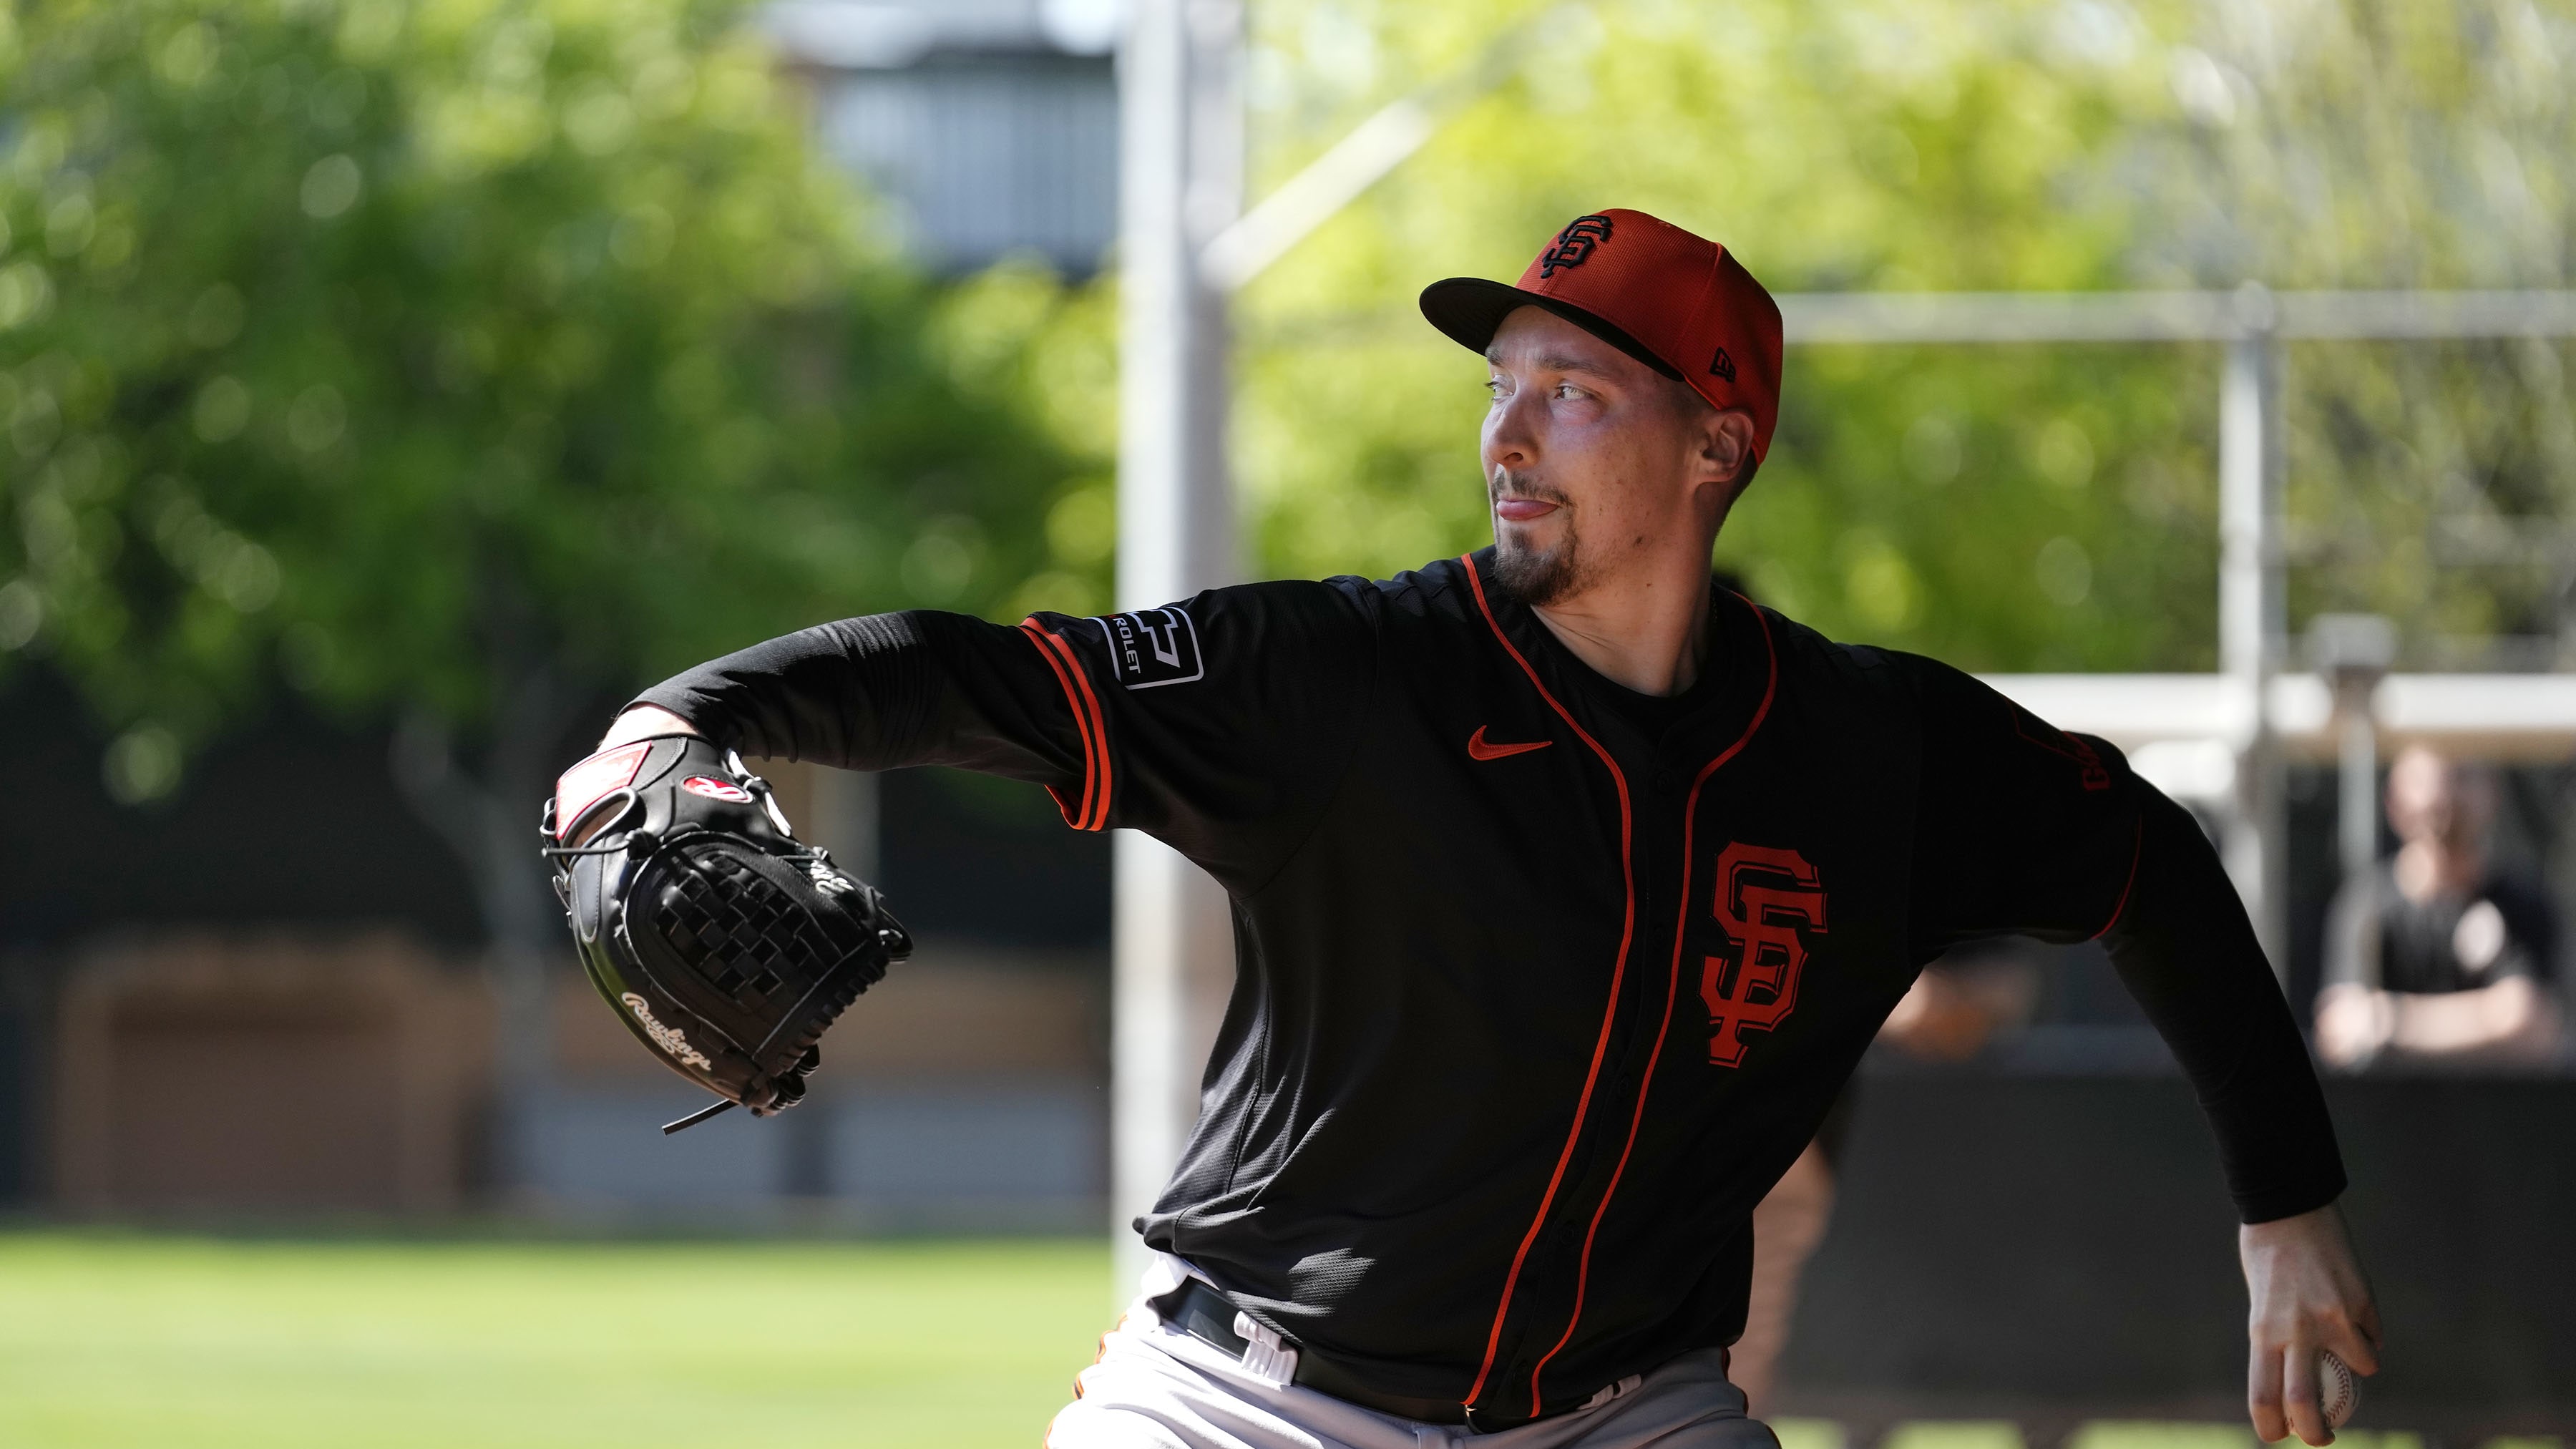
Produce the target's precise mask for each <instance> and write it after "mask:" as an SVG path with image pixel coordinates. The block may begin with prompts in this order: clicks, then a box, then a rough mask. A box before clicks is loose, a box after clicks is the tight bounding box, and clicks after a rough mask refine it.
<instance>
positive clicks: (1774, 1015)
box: [1699, 842, 1825, 1067]
mask: <svg viewBox="0 0 2576 1449" xmlns="http://www.w3.org/2000/svg"><path fill="white" fill-rule="evenodd" d="M1716 886H1717V889H1716V900H1715V901H1714V903H1713V907H1712V908H1713V909H1714V910H1715V912H1716V914H1717V924H1718V925H1719V927H1720V928H1721V929H1723V930H1724V931H1725V932H1726V954H1725V955H1722V956H1711V957H1708V958H1707V959H1706V961H1705V963H1704V964H1703V965H1702V966H1701V968H1700V978H1699V995H1700V1000H1702V1001H1704V1002H1706V1003H1707V1004H1708V1026H1709V1032H1708V1059H1709V1061H1711V1062H1712V1063H1714V1064H1716V1065H1718V1066H1721V1067H1733V1066H1741V1065H1743V1063H1744V1034H1745V1033H1746V1032H1748V1031H1771V1030H1773V1029H1775V1028H1777V1027H1778V1026H1779V1025H1780V1023H1781V1022H1783V1021H1785V1020H1787V1019H1788V1016H1789V1013H1790V1012H1791V1011H1792V1010H1795V1009H1796V1007H1797V1005H1798V975H1799V973H1800V972H1801V971H1803V970H1805V969H1806V965H1807V942H1806V937H1805V935H1804V934H1803V933H1804V932H1807V931H1813V932H1815V933H1816V934H1818V935H1823V934H1824V930H1825V889H1824V886H1823V884H1822V883H1821V882H1820V881H1818V879H1817V878H1816V868H1815V867H1814V866H1812V865H1809V864H1808V863H1807V859H1806V857H1805V856H1802V855H1800V854H1798V852H1796V851H1794V850H1783V849H1780V848H1778V847H1775V846H1768V845H1745V844H1742V843H1740V842H1739V843H1736V844H1731V845H1729V846H1727V847H1726V849H1725V850H1724V851H1723V852H1721V853H1720V854H1719V855H1718V857H1717V880H1716Z"/></svg>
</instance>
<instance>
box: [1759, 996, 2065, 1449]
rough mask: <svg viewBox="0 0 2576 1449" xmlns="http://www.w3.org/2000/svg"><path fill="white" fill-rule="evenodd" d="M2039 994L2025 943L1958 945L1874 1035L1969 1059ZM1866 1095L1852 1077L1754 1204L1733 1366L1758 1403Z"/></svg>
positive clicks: (1921, 1056)
mask: <svg viewBox="0 0 2576 1449" xmlns="http://www.w3.org/2000/svg"><path fill="white" fill-rule="evenodd" d="M2038 996H2039V972H2038V969H2037V968H2036V967H2035V966H2034V965H2033V964H2032V962H2031V961H2030V960H2029V959H2028V957H2027V955H2026V954H2025V953H2024V952H2022V951H2020V950H2018V949H2014V948H2011V947H2004V948H2002V949H1993V948H1984V949H1978V950H1973V951H1954V952H1952V953H1950V954H1949V955H1947V956H1944V957H1942V958H1941V959H1940V960H1938V961H1935V962H1933V963H1932V964H1931V965H1929V966H1926V967H1924V968H1923V974H1922V975H1921V976H1919V977H1916V978H1915V981H1914V985H1913V987H1912V988H1911V989H1909V990H1908V991H1907V992H1906V993H1905V995H1904V997H1903V999H1901V1000H1899V1001H1898V1002H1897V1003H1896V1009H1895V1010H1894V1011H1892V1012H1889V1013H1888V1016H1887V1022H1886V1024H1885V1025H1883V1026H1881V1027H1880V1028H1879V1029H1878V1043H1877V1044H1878V1045H1879V1046H1882V1047H1886V1048H1890V1049H1893V1050H1894V1051H1896V1052H1897V1053H1899V1054H1901V1055H1903V1056H1906V1057H1910V1058H1912V1059H1914V1060H1916V1061H1922V1062H1936V1063H1956V1062H1964V1061H1967V1060H1968V1059H1970V1058H1972V1057H1974V1056H1975V1055H1976V1054H1977V1053H1979V1052H1981V1051H1983V1050H1985V1047H1986V1043H1987V1042H1989V1041H1991V1040H1993V1039H1994V1035H1995V1033H1996V1032H1998V1031H2002V1030H2005V1029H2007V1028H2010V1027H2015V1026H2019V1025H2021V1024H2023V1023H2024V1022H2027V1021H2028V1020H2029V1019H2030V1013H2031V1007H2032V1005H2033V1004H2034V1003H2035V1002H2036V1001H2037V999H2038ZM1859 1095H1860V1079H1859V1078H1857V1077H1855V1078H1853V1079H1852V1081H1851V1082H1850V1084H1848V1085H1846V1086H1845V1087H1844V1088H1843V1094H1842V1096H1841V1097H1839V1098H1837V1099H1836V1100H1835V1102H1834V1106H1833V1110H1832V1111H1831V1112H1829V1113H1827V1114H1826V1116H1825V1122H1824V1125H1823V1126H1822V1127H1820V1128H1818V1129H1817V1130H1816V1140H1815V1141H1813V1142H1810V1143H1808V1144H1807V1150H1806V1151H1805V1152H1803V1153H1800V1154H1799V1155H1798V1160H1797V1161H1796V1162H1794V1163H1791V1164H1790V1166H1789V1170H1788V1172H1787V1173H1786V1174H1784V1175H1783V1176H1782V1177H1781V1179H1780V1181H1779V1182H1778V1183H1777V1184H1775V1185H1774V1186H1773V1187H1772V1189H1771V1191H1770V1193H1769V1194H1768V1195H1766V1196H1765V1197H1764V1198H1763V1199H1762V1201H1761V1203H1760V1204H1759V1205H1758V1206H1756V1207H1755V1208H1754V1209H1753V1288H1752V1293H1751V1295H1750V1297H1749V1298H1748V1300H1747V1302H1746V1305H1745V1310H1744V1336H1743V1337H1742V1338H1739V1339H1737V1340H1736V1341H1735V1357H1734V1358H1733V1359H1732V1360H1731V1361H1730V1362H1729V1365H1728V1368H1727V1374H1728V1377H1730V1378H1732V1379H1734V1380H1735V1386H1736V1387H1737V1388H1740V1389H1742V1390H1743V1391H1744V1396H1745V1398H1746V1399H1747V1400H1748V1401H1750V1402H1751V1403H1752V1405H1753V1406H1754V1408H1755V1410H1756V1411H1757V1412H1758V1411H1761V1410H1762V1409H1763V1408H1764V1407H1765V1406H1767V1405H1768V1404H1769V1403H1770V1400H1771V1390H1772V1387H1773V1385H1774V1383H1775V1382H1776V1381H1777V1376H1778V1373H1779V1366H1780V1355H1781V1354H1783V1353H1784V1352H1786V1351H1787V1350H1788V1347H1789V1333H1790V1330H1791V1329H1792V1328H1794V1327H1796V1324H1797V1313H1798V1288H1799V1278H1800V1276H1801V1275H1802V1274H1803V1273H1804V1272H1805V1271H1806V1267H1807V1260H1808V1259H1809V1258H1811V1257H1813V1256H1814V1255H1815V1251H1816V1249H1817V1248H1818V1247H1819V1246H1821V1245H1822V1244H1823V1243H1824V1240H1825V1229H1826V1228H1827V1227H1829V1226H1831V1224H1832V1220H1833V1212H1834V1195H1835V1193H1836V1191H1837V1189H1838V1187H1839V1186H1840V1174H1841V1170H1842V1155H1843V1143H1844V1140H1845V1138H1846V1137H1847V1136H1848V1135H1849V1129H1850V1126H1851V1118H1852V1110H1853V1105H1854V1101H1855V1099H1856V1098H1858V1096H1859Z"/></svg>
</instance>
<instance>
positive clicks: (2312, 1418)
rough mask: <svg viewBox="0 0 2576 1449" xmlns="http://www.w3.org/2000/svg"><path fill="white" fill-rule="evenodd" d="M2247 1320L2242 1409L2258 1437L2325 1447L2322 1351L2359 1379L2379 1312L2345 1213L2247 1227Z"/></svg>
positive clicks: (2375, 1368) (2372, 1366)
mask: <svg viewBox="0 0 2576 1449" xmlns="http://www.w3.org/2000/svg"><path fill="white" fill-rule="evenodd" d="M2236 1244H2237V1251H2238V1254H2239V1255H2240V1256H2241V1257H2242V1258H2243V1259H2244V1262H2245V1288H2246V1292H2247V1293H2248V1294H2249V1295H2250V1296H2251V1297H2252V1299H2253V1303H2254V1308H2253V1315H2252V1317H2251V1318H2250V1319H2249V1320H2248V1322H2247V1330H2246V1331H2247V1336H2248V1337H2249V1339H2250V1340H2251V1343H2252V1348H2253V1361H2252V1363H2251V1365H2250V1366H2249V1367H2248V1368H2247V1370H2246V1375H2245V1394H2246V1403H2247V1407H2248V1408H2249V1409H2250V1410H2251V1412H2252V1414H2253V1416H2254V1432H2255V1433H2256V1434H2258V1435H2260V1436H2262V1438H2263V1439H2264V1441H2265V1442H2267V1443H2268V1442H2270V1441H2272V1440H2275V1439H2281V1438H2286V1437H2287V1436H2289V1435H2291V1434H2293V1433H2295V1434H2297V1435H2298V1436H2299V1437H2300V1438H2301V1439H2303V1440H2305V1441H2306V1442H2308V1443H2310V1444H2331V1443H2333V1442H2334V1437H2335V1436H2334V1429H2333V1427H2332V1426H2331V1425H2329V1424H2327V1423H2326V1420H2325V1414H2324V1411H2323V1409H2322V1407H2321V1406H2320V1402H2319V1394H2318V1389H2319V1386H2320V1375H2319V1373H2318V1352H2319V1350H2321V1349H2329V1348H2330V1349H2333V1350H2334V1352H2335V1356H2336V1357H2337V1358H2340V1359H2342V1360H2343V1361H2344V1363H2345V1364H2346V1365H2348V1366H2349V1367H2350V1368H2351V1369H2352V1371H2353V1372H2354V1373H2356V1374H2374V1373H2377V1372H2379V1306H2378V1305H2377V1304H2376V1303H2374V1302H2372V1301H2371V1297H2370V1283H2369V1281H2368V1280H2367V1279H2365V1278H2363V1277H2362V1273H2361V1262H2360V1260H2359V1259H2358V1258H2356V1257H2355V1256H2354V1255H2353V1251H2352V1236H2351V1234H2349V1233H2348V1232H2346V1231H2345V1230H2344V1224H2343V1214H2342V1213H2341V1212H2340V1211H2338V1210H2337V1209H2336V1208H2335V1207H2334V1205H2333V1204H2331V1203H2329V1204H2327V1205H2326V1206H2324V1207H2321V1208H2318V1209H2316V1210H2315V1211H2313V1212H2304V1213H2301V1214H2299V1215H2298V1216H2296V1217H2289V1218H2278V1219H2275V1220H2274V1221H2271V1222H2268V1223H2252V1224H2248V1225H2247V1226H2246V1227H2244V1228H2242V1229H2240V1230H2239V1231H2238V1233H2237V1239H2236Z"/></svg>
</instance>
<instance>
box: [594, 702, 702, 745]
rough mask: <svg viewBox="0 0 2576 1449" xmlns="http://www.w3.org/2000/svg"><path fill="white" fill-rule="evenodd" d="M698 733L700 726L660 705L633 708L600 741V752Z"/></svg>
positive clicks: (616, 721) (642, 705) (622, 715)
mask: <svg viewBox="0 0 2576 1449" xmlns="http://www.w3.org/2000/svg"><path fill="white" fill-rule="evenodd" d="M696 733H698V727H697V726H696V725H693V724H691V723H689V722H688V721H687V720H684V719H682V718H680V717H679V716H678V715H676V714H673V713H671V712H670V711H669V710H667V709H664V708H662V707H661V706H660V705H658V704H638V705H630V706H629V707H628V708H627V710H626V712H625V713H624V714H621V715H619V716H618V717H617V719H616V720H615V722H613V723H611V724H610V725H609V727H608V733H606V734H604V735H601V736H600V737H599V748H600V749H602V750H613V749H615V748H617V747H618V746H619V745H624V744H632V743H634V742H635V741H637V740H649V739H651V738H653V737H654V736H655V735H693V734H696ZM593 753H597V751H593Z"/></svg>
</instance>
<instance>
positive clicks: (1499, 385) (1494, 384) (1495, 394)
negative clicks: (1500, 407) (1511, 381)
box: [1485, 377, 1503, 402]
mask: <svg viewBox="0 0 2576 1449" xmlns="http://www.w3.org/2000/svg"><path fill="white" fill-rule="evenodd" d="M1485 395H1486V396H1488V397H1490V398H1493V399H1494V400H1495V401H1497V402H1500V401H1501V400H1502V396H1503V380H1502V379H1501V378H1499V377H1489V378H1486V379H1485Z"/></svg>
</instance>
